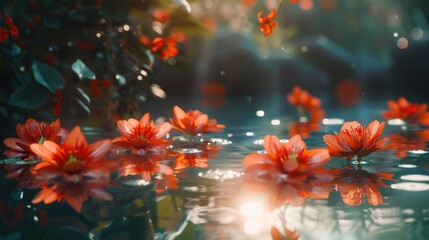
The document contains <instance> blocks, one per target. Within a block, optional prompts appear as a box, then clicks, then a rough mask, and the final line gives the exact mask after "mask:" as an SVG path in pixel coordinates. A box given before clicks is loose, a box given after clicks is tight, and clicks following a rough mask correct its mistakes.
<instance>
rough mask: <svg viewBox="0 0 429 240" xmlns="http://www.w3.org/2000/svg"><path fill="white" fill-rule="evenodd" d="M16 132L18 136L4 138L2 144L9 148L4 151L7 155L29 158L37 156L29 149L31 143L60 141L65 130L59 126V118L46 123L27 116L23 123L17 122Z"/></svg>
mask: <svg viewBox="0 0 429 240" xmlns="http://www.w3.org/2000/svg"><path fill="white" fill-rule="evenodd" d="M16 132H17V133H18V136H19V138H6V139H5V140H4V144H5V145H6V146H7V147H8V148H9V149H8V150H6V151H5V152H4V155H6V156H7V157H15V158H21V159H23V160H31V159H33V158H35V157H37V155H36V154H34V153H33V151H32V150H31V149H30V145H31V144H32V143H38V144H42V143H43V142H44V141H46V140H49V141H52V142H54V143H60V142H62V141H63V140H64V138H65V137H66V135H67V130H65V129H63V128H61V123H60V120H59V119H57V120H56V121H54V122H52V123H50V124H48V123H45V122H38V121H36V120H34V119H31V118H29V119H28V120H27V121H26V122H25V124H24V125H21V124H18V125H17V126H16Z"/></svg>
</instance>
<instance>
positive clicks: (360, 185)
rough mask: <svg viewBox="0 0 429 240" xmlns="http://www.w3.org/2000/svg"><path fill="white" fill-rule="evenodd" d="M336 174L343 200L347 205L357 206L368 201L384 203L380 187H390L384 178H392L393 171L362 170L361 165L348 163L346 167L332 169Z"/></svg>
mask: <svg viewBox="0 0 429 240" xmlns="http://www.w3.org/2000/svg"><path fill="white" fill-rule="evenodd" d="M331 170H332V172H333V173H334V174H335V175H336V178H335V183H336V185H337V191H338V192H340V194H341V197H342V199H343V202H344V203H345V204H347V205H351V206H357V205H361V204H362V202H366V201H368V203H369V204H370V205H373V206H378V205H382V204H383V203H384V202H383V196H382V195H381V193H380V191H379V190H378V187H388V186H387V185H386V184H384V183H383V179H384V180H392V178H393V174H391V173H384V172H378V173H369V172H367V171H365V170H362V168H361V166H360V165H359V166H358V169H355V168H354V167H353V166H352V165H350V164H346V165H345V168H344V169H331Z"/></svg>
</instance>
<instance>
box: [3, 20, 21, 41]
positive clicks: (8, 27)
mask: <svg viewBox="0 0 429 240" xmlns="http://www.w3.org/2000/svg"><path fill="white" fill-rule="evenodd" d="M18 35H19V31H18V28H17V27H16V26H15V25H14V24H13V20H12V18H10V17H8V16H7V15H2V16H0V43H4V42H5V41H6V40H7V39H8V38H9V36H12V37H18Z"/></svg>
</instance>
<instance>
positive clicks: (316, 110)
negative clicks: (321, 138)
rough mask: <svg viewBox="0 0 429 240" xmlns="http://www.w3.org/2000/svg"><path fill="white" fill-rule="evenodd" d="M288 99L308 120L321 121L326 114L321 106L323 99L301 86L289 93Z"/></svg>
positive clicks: (301, 115)
mask: <svg viewBox="0 0 429 240" xmlns="http://www.w3.org/2000/svg"><path fill="white" fill-rule="evenodd" d="M287 100H288V101H289V103H290V104H292V105H293V106H295V107H296V108H297V110H298V113H299V115H300V117H306V118H308V120H307V121H308V122H312V123H319V122H321V121H322V119H323V117H324V116H325V111H323V109H322V107H321V105H322V101H321V100H320V99H319V98H317V97H314V96H312V95H311V94H310V93H308V92H307V91H306V90H303V89H301V87H299V86H295V87H294V88H293V89H292V92H291V93H289V94H288V95H287Z"/></svg>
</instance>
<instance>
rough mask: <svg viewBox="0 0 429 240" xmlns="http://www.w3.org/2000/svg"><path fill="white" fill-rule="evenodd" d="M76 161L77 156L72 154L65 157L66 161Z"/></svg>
mask: <svg viewBox="0 0 429 240" xmlns="http://www.w3.org/2000/svg"><path fill="white" fill-rule="evenodd" d="M77 161H78V158H77V157H76V156H74V155H70V156H69V158H68V159H67V163H75V162H77Z"/></svg>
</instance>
